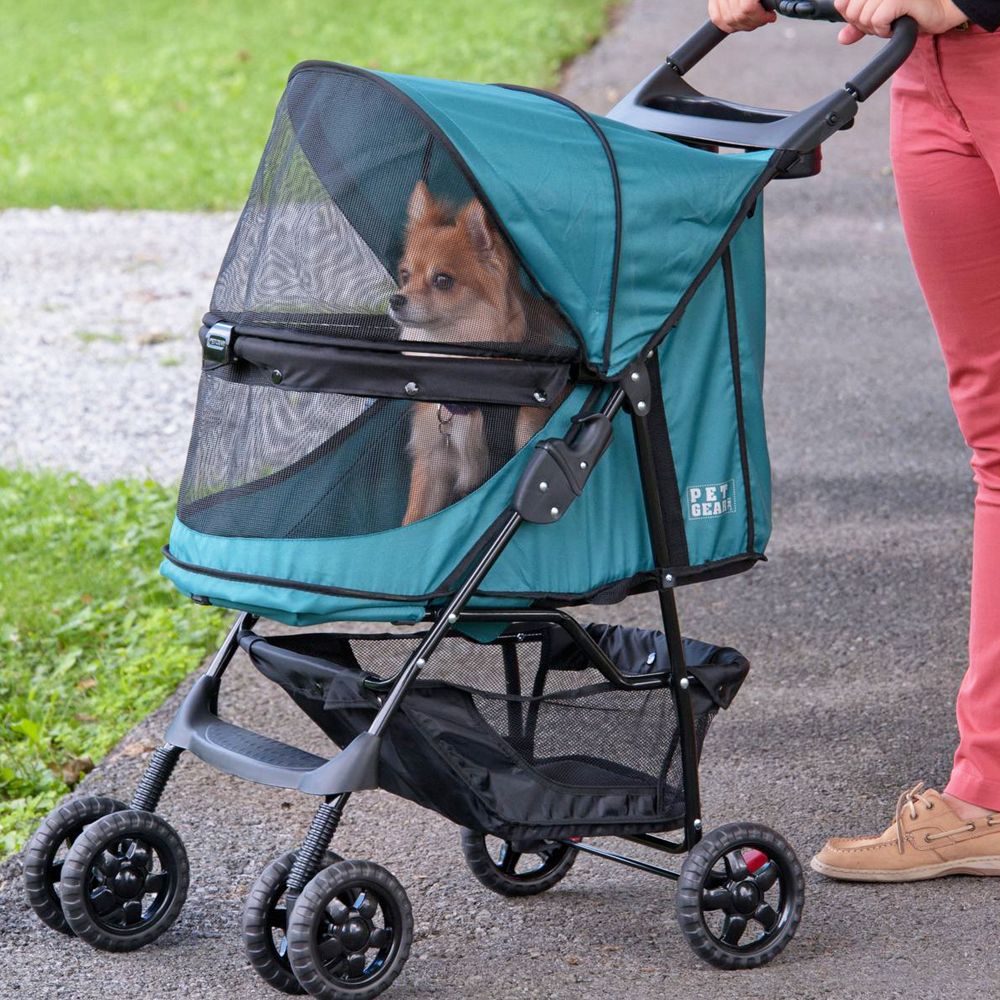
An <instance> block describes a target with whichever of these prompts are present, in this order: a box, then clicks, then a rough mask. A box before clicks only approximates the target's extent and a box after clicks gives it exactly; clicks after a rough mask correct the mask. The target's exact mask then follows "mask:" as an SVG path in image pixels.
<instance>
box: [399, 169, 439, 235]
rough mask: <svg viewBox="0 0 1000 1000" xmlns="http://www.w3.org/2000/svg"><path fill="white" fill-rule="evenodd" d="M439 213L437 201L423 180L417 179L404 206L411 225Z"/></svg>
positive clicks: (425, 220)
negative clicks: (407, 202)
mask: <svg viewBox="0 0 1000 1000" xmlns="http://www.w3.org/2000/svg"><path fill="white" fill-rule="evenodd" d="M439 214H440V211H439V209H438V205H437V202H436V201H435V200H434V196H433V195H432V194H431V192H430V188H428V187H427V184H426V183H425V182H424V181H422V180H421V181H417V183H416V184H415V185H414V187H413V192H412V193H411V194H410V202H409V204H408V205H407V206H406V218H407V221H408V222H409V224H410V225H411V226H415V225H417V224H419V223H421V222H428V221H430V220H431V219H432V218H436V217H437V216H438V215H439Z"/></svg>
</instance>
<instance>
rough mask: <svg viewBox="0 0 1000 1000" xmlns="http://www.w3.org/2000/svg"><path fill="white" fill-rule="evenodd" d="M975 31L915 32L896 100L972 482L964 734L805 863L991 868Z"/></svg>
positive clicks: (989, 403)
mask: <svg viewBox="0 0 1000 1000" xmlns="http://www.w3.org/2000/svg"><path fill="white" fill-rule="evenodd" d="M964 37H965V38H966V40H968V39H969V38H970V37H972V36H964ZM981 38H985V39H986V43H988V46H989V48H988V49H987V47H986V45H985V44H983V45H981V44H980V40H977V41H976V45H977V46H978V48H977V50H976V51H977V52H980V53H986V52H987V51H989V52H992V53H993V56H992V58H991V59H987V58H985V57H984V58H981V59H980V58H978V57H977V59H976V63H977V65H976V66H972V65H970V64H969V63H968V62H966V61H965V60H960V59H959V58H957V46H956V44H955V39H954V37H953V36H947V37H944V38H941V39H938V40H935V39H931V38H927V37H924V38H921V39H920V40H919V42H918V47H917V51H916V52H915V53H914V56H913V57H912V58H911V59H910V60H909V61H908V62H907V64H906V65H905V66H904V67H903V70H902V71H901V72H900V73H899V75H898V77H897V79H896V80H895V81H894V86H893V102H892V112H893V113H892V151H893V166H894V169H895V174H896V185H897V190H898V194H899V204H900V212H901V214H902V218H903V223H904V227H905V230H906V236H907V242H908V244H909V247H910V252H911V254H912V256H913V263H914V266H915V268H916V271H917V276H918V278H919V280H920V285H921V288H922V289H923V292H924V295H925V297H926V299H927V304H928V307H929V308H930V311H931V315H932V317H933V320H934V325H935V327H936V329H937V332H938V335H939V337H940V340H941V348H942V351H943V352H944V357H945V361H946V364H947V368H948V381H949V388H950V392H951V398H952V403H953V405H954V408H955V413H956V414H957V416H958V421H959V425H960V427H961V429H962V433H963V434H964V436H965V439H966V441H967V442H968V443H969V445H970V447H971V448H972V450H973V461H972V464H973V470H974V474H975V478H976V482H977V484H978V494H977V499H976V513H975V530H974V555H973V579H972V620H971V626H970V642H969V654H970V656H969V667H968V671H967V673H966V677H965V680H964V681H963V684H962V689H961V692H960V694H959V698H958V705H957V711H958V722H959V737H960V744H959V748H958V751H957V753H956V756H955V765H954V770H953V773H952V778H951V781H950V783H949V785H948V788H947V791H946V793H945V794H944V795H939V794H938V793H937V792H935V791H932V790H927V789H924V788H923V786H922V785H918V786H916V787H915V788H912V789H910V791H908V792H905V793H904V794H903V795H901V796H900V798H899V801H898V802H897V804H896V815H895V819H894V822H893V823H892V825H890V826H889V828H888V829H887V830H886V831H885V832H884V833H882V834H881V835H880V836H877V837H867V838H865V837H860V838H833V839H831V840H829V841H827V843H826V844H825V846H824V847H823V849H822V850H821V851H820V852H819V853H818V854H817V855H816V857H814V858H813V859H812V867H813V868H814V869H815V870H816V871H819V872H821V873H822V874H824V875H828V876H831V877H833V878H840V879H850V880H855V881H874V882H895V881H900V882H902V881H910V880H913V879H924V878H936V877H938V876H940V875H950V874H957V873H967V874H975V875H997V876H1000V188H998V184H997V180H996V177H997V176H1000V122H997V123H996V125H994V123H993V118H992V114H993V112H992V111H991V110H989V109H987V107H986V104H987V103H988V101H989V96H988V95H989V94H991V93H992V94H997V93H1000V36H981ZM942 55H943V56H944V57H945V58H944V60H942V58H941V57H942ZM960 107H961V108H962V110H961V111H960V110H959V108H960ZM980 123H982V127H981V128H979V129H978V130H977V125H979V124H980ZM991 167H992V168H993V169H991ZM994 170H995V171H996V172H994ZM994 813H996V814H997V815H994Z"/></svg>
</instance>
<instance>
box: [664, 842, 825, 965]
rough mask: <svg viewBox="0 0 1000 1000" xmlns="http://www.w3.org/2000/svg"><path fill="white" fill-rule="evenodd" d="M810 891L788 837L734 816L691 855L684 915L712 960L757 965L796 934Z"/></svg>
mask: <svg viewBox="0 0 1000 1000" xmlns="http://www.w3.org/2000/svg"><path fill="white" fill-rule="evenodd" d="M804 897H805V879H804V877H803V874H802V866H801V865H800V864H799V860H798V858H797V857H796V856H795V852H794V851H793V850H792V848H791V846H790V845H789V843H788V841H787V840H785V838H784V837H782V836H781V835H780V834H778V833H775V832H774V830H771V829H769V828H768V827H766V826H759V825H758V824H756V823H728V824H726V825H725V826H720V827H719V828H718V829H717V830H713V831H712V832H711V833H709V834H708V835H707V836H706V837H705V838H704V839H703V840H701V841H700V842H699V843H698V844H697V845H696V846H695V847H694V848H693V850H692V851H691V852H690V853H689V854H688V856H687V858H685V860H684V864H683V866H682V867H681V874H680V878H679V880H678V882H677V896H676V904H677V919H678V922H679V923H680V926H681V930H682V931H683V932H684V935H685V937H686V938H687V939H688V944H690V945H691V947H692V948H693V949H694V950H695V952H696V953H697V954H698V955H700V956H701V958H703V959H704V960H705V961H706V962H708V963H709V964H711V965H714V966H716V967H717V968H720V969H753V968H756V967H757V966H760V965H765V964H766V963H767V962H770V961H771V960H772V959H773V958H775V956H777V955H778V954H779V953H780V952H781V951H783V950H784V948H785V947H786V946H787V944H788V942H789V941H791V940H792V938H793V937H794V935H795V931H796V928H797V927H798V926H799V921H800V920H801V919H802V904H803V900H804Z"/></svg>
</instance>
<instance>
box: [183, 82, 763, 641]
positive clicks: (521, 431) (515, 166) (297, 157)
mask: <svg viewBox="0 0 1000 1000" xmlns="http://www.w3.org/2000/svg"><path fill="white" fill-rule="evenodd" d="M772 159H773V158H772V156H771V154H768V153H767V152H761V153H749V154H737V155H717V154H715V153H711V152H709V151H706V150H700V149H693V148H690V147H688V146H685V145H682V144H680V143H677V142H674V141H672V140H670V139H667V138H664V137H661V136H657V135H651V134H648V133H645V132H642V131H640V130H638V129H635V128H632V127H630V126H627V125H622V124H620V123H616V122H614V121H611V120H607V119H602V118H596V117H591V116H589V115H588V114H587V113H586V112H583V111H581V110H579V109H577V108H575V107H574V106H572V105H571V104H568V103H567V102H564V101H563V100H562V99H561V98H559V97H556V96H553V95H546V94H540V93H536V92H529V91H525V90H519V89H513V88H507V87H500V86H484V85H477V84H465V83H450V82H445V81H439V80H427V79H414V78H408V77H399V76H390V75H388V74H381V73H375V72H371V71H367V70H359V69H352V68H349V67H344V66H339V65H333V64H329V63H305V64H303V65H301V66H299V67H298V68H297V69H295V70H294V71H293V73H292V74H291V77H290V80H289V84H288V88H287V90H286V92H285V94H284V96H283V97H282V100H281V103H280V104H279V106H278V110H277V114H276V116H275V120H274V125H273V127H272V130H271V134H270V137H269V139H268V143H267V147H266V149H265V150H264V155H263V159H262V161H261V164H260V167H259V168H258V171H257V174H256V176H255V178H254V182H253V185H252V187H251V190H250V195H249V198H248V201H247V204H246V207H245V208H244V210H243V212H242V214H241V216H240V219H239V222H238V223H237V226H236V230H235V232H234V234H233V238H232V240H231V242H230V245H229V248H228V250H227V252H226V256H225V258H224V260H223V263H222V268H221V270H220V273H219V278H218V281H217V282H216V285H215V290H214V293H213V297H212V303H211V307H210V313H209V314H208V316H206V319H205V326H204V327H203V329H202V331H201V336H202V342H203V346H204V348H205V362H204V365H203V371H202V379H201V387H200V391H199V397H198V407H197V411H196V414H195V421H194V430H193V434H192V439H191V447H190V449H189V452H188V460H187V465H186V468H185V471H184V477H183V480H182V483H181V489H180V496H179V501H178V506H177V519H176V520H175V523H174V526H173V530H172V532H171V538H170V544H169V547H168V549H167V550H166V562H165V563H164V566H163V571H164V573H165V574H166V575H168V576H169V577H170V578H171V579H172V580H173V581H174V582H175V583H176V584H177V586H178V587H179V588H180V589H181V590H182V591H184V592H185V593H188V594H190V595H192V596H195V597H198V598H199V599H203V600H206V601H209V602H211V603H217V604H223V605H225V606H228V607H243V608H247V609H249V610H253V611H258V612H260V613H263V614H266V615H267V616H268V617H272V618H279V619H281V620H284V621H289V622H293V623H308V622H317V621H328V620H333V619H337V618H351V617H354V618H359V617H369V618H373V619H376V620H385V619H386V618H390V619H392V620H403V619H416V618H419V617H421V615H423V614H424V613H425V611H426V609H427V607H428V606H429V605H432V604H434V603H436V602H440V601H441V600H443V599H444V598H445V597H446V596H447V595H448V594H449V593H452V592H453V591H454V589H455V587H456V586H457V584H456V580H457V579H459V578H460V576H461V573H462V572H464V569H463V567H467V566H468V565H469V562H468V560H469V559H470V558H472V556H473V555H474V554H475V552H474V551H472V550H470V545H471V546H473V547H474V548H475V543H476V539H479V538H481V537H485V536H486V535H487V534H488V532H489V531H490V530H491V526H492V525H495V524H499V523H502V521H503V519H504V517H505V512H506V511H508V510H509V509H510V506H511V504H512V502H513V498H514V494H515V491H516V489H517V486H518V482H519V480H520V478H521V475H522V473H523V471H524V468H525V464H526V462H527V460H528V456H529V454H530V453H531V451H532V448H533V446H534V444H535V443H536V442H537V441H539V440H542V439H543V438H552V437H559V436H564V435H566V434H568V433H569V432H570V430H571V428H573V427H574V426H576V425H577V421H578V420H579V419H581V415H582V414H584V413H585V412H590V413H592V412H594V410H595V409H596V408H598V407H599V406H600V405H601V402H602V401H603V400H606V399H607V398H608V396H609V395H610V393H611V392H612V385H611V383H612V382H614V381H617V380H623V379H624V377H623V372H624V371H625V370H626V369H628V368H629V366H630V365H631V364H632V363H633V362H636V361H637V360H638V359H641V360H642V364H643V365H644V366H645V367H646V369H647V374H648V376H649V379H650V397H651V398H650V400H649V413H648V423H649V427H650V433H651V437H652V440H653V450H654V455H653V459H654V461H655V463H656V481H657V485H656V488H657V490H658V492H659V494H660V505H661V507H662V509H663V515H664V522H665V525H666V527H667V531H668V535H669V539H670V544H669V548H670V552H669V557H670V565H669V566H657V565H656V560H655V559H654V557H653V552H652V549H651V544H650V541H649V530H648V526H647V523H646V507H645V504H644V499H643V482H642V477H641V475H640V471H639V466H638V457H637V451H636V445H635V442H634V439H633V428H632V426H631V419H632V418H631V416H630V414H629V413H628V412H627V411H625V410H622V411H621V412H619V414H618V416H617V417H616V418H615V420H614V434H613V438H612V442H611V444H610V446H609V448H608V450H607V451H606V452H605V454H604V456H603V457H602V458H601V460H600V461H599V462H598V463H597V464H596V466H595V467H594V469H593V474H592V475H591V477H590V479H589V480H588V482H587V485H586V488H585V489H584V490H583V493H582V495H581V496H580V497H579V499H578V500H576V501H574V502H573V503H572V505H571V506H569V507H568V508H567V509H563V510H562V511H561V512H560V513H561V515H563V516H560V517H559V518H558V519H557V521H555V522H553V523H546V524H524V525H523V526H522V527H521V528H520V529H519V530H518V532H517V534H516V536H515V537H514V538H513V539H512V541H511V542H510V544H509V545H508V546H507V547H506V549H505V550H504V552H503V553H502V555H501V556H500V557H499V559H498V561H497V562H496V564H495V565H494V567H493V569H492V570H491V571H490V573H489V575H488V576H487V577H486V579H485V580H484V581H483V584H482V587H481V588H480V590H479V591H478V592H477V595H476V597H475V598H474V603H475V602H478V603H480V604H483V603H492V604H496V603H497V602H501V603H503V602H508V603H509V604H510V605H511V606H524V605H525V604H545V605H553V604H555V605H564V604H574V603H581V602H585V601H591V600H598V599H599V600H603V601H613V600H620V599H622V598H623V597H625V596H626V595H627V594H629V593H634V592H636V591H638V590H643V589H649V588H651V587H652V586H655V585H656V581H657V580H658V579H659V576H658V574H659V573H663V572H667V571H668V570H669V572H670V574H671V575H672V577H673V578H674V579H677V580H678V581H683V582H690V581H692V580H695V579H700V578H704V577H705V576H708V575H713V574H721V573H728V572H737V571H739V570H741V569H744V568H746V567H747V566H749V565H752V564H753V562H754V561H755V560H758V559H760V558H761V557H762V555H763V551H764V546H765V545H766V542H767V539H768V535H769V532H770V480H769V466H768V459H767V448H766V442H765V436H764V425H763V405H762V398H761V385H762V378H763V364H764V356H763V355H764V264H763V235H762V234H763V228H762V212H761V211H758V210H757V208H758V195H759V193H760V191H761V190H762V188H763V186H764V185H765V184H766V183H767V181H768V179H769V178H770V177H771V176H772V175H773V172H774V169H775V168H774V165H773V162H772ZM459 245H461V247H462V252H461V253H457V251H456V252H455V253H453V252H452V250H453V248H454V247H457V246H459ZM449 255H450V256H449ZM439 259H442V260H450V261H451V264H454V265H455V266H454V267H452V266H450V265H449V266H448V267H444V266H443V265H442V266H441V267H438V266H437V261H438V260H439ZM421 261H424V263H420V262H421ZM426 261H430V263H429V264H428V263H426ZM418 269H419V274H420V276H421V277H420V282H419V283H418V282H416V281H411V280H410V279H411V278H412V277H414V276H415V275H416V274H417V271H418ZM449 271H450V272H451V274H448V273H447V272H449ZM411 272H412V273H411ZM454 276H457V277H454ZM438 286H440V288H439V287H438ZM436 288H437V289H438V290H439V291H440V293H441V296H440V297H439V298H435V296H436V295H437V292H436V291H435V290H434V289H436ZM427 301H430V302H431V305H430V306H427V305H424V304H423V303H425V302H427ZM435 303H436V305H435ZM497 303H501V304H504V303H505V304H506V305H504V308H503V309H501V308H500V307H499V306H498V305H497ZM418 306H419V308H420V309H423V310H424V312H423V313H419V314H418V312H417V309H418ZM410 309H413V310H414V312H413V313H412V314H411V313H410V312H409V310H410ZM227 326H228V327H229V330H228V332H227V331H226V327H227ZM668 331H669V335H667V333H668ZM227 338H230V339H227ZM661 340H662V343H661V342H660V341H661ZM653 345H657V346H658V350H657V352H656V354H655V359H656V360H655V363H654V361H653V356H652V355H650V356H649V357H648V358H647V354H648V348H649V347H651V346H653ZM631 374H635V375H638V372H637V371H631V372H630V377H631ZM624 381H625V382H626V384H627V383H628V380H627V379H624ZM462 441H465V444H464V445H462V444H461V442H462ZM452 443H454V444H455V447H456V448H459V447H462V448H464V449H465V450H464V451H462V452H458V451H456V450H451V451H449V450H448V449H449V447H450V446H451V444H452ZM555 509H556V510H557V511H559V508H558V507H556V508H555ZM456 574H458V576H456Z"/></svg>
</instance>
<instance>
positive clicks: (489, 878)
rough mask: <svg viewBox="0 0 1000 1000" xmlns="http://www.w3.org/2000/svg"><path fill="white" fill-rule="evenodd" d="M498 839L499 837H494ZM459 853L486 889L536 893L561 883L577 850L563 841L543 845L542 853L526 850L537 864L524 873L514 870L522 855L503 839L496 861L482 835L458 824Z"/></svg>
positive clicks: (513, 894) (523, 893)
mask: <svg viewBox="0 0 1000 1000" xmlns="http://www.w3.org/2000/svg"><path fill="white" fill-rule="evenodd" d="M496 839H498V840H499V839H500V838H496ZM462 853H463V854H464V855H465V863H466V864H467V865H468V866H469V871H471V872H472V874H473V875H475V877H476V878H477V879H478V881H479V882H481V883H482V884H483V885H484V886H486V888H487V889H490V890H491V891H493V892H495V893H498V894H499V895H501V896H513V897H518V896H537V895H538V894H539V893H540V892H545V891H546V890H548V889H551V888H552V887H553V886H554V885H555V884H556V883H557V882H561V881H562V880H563V879H564V878H565V877H566V873H567V872H568V871H569V870H570V868H572V867H573V862H574V861H576V856H577V852H576V851H575V850H574V849H573V848H572V847H567V846H566V845H565V844H550V845H547V846H546V847H545V848H544V849H543V852H538V851H526V852H524V854H537V855H538V857H539V858H540V859H541V864H540V865H539V866H538V867H536V868H534V869H531V870H530V871H527V872H521V873H518V872H517V871H516V868H517V864H518V862H519V861H520V859H521V858H522V857H523V856H524V854H521V853H518V852H513V851H512V849H511V845H510V844H509V843H508V842H507V841H502V847H501V854H500V860H499V861H497V860H496V859H494V857H493V855H492V854H490V851H489V847H488V846H487V844H486V835H485V834H482V833H477V832H476V831H475V830H470V829H468V828H467V827H462ZM510 859H513V865H512V867H513V869H514V870H512V871H505V870H504V864H505V863H506V864H507V865H508V866H511V861H510Z"/></svg>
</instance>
